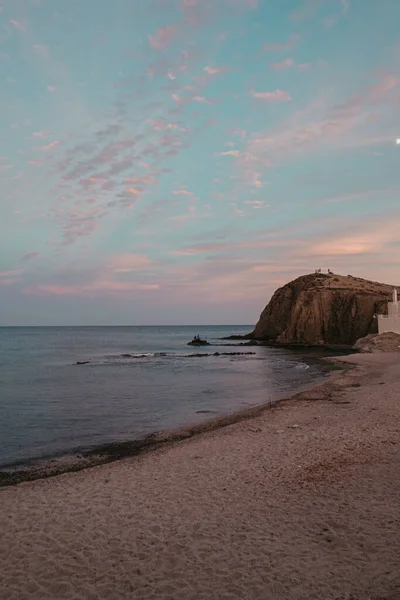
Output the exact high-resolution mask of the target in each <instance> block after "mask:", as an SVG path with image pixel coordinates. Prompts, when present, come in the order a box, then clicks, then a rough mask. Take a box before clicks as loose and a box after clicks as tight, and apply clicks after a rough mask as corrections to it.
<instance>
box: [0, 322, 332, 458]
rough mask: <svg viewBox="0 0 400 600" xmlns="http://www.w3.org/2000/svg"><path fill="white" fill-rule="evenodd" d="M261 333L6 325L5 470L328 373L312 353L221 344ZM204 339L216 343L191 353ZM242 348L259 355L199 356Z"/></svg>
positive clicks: (210, 412)
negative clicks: (194, 343)
mask: <svg viewBox="0 0 400 600" xmlns="http://www.w3.org/2000/svg"><path fill="white" fill-rule="evenodd" d="M251 329H252V327H251V326H241V327H238V326H234V327H62V328H55V327H54V328H53V327H46V328H40V327H38V328H29V327H28V328H0V466H4V465H7V464H12V463H14V462H16V461H28V460H31V459H36V458H40V457H46V456H54V455H57V454H62V453H70V452H72V451H75V450H78V449H79V448H88V447H92V446H96V445H100V444H103V443H108V442H114V441H122V440H132V439H138V438H140V437H143V436H144V435H147V434H149V433H153V432H155V431H160V430H164V429H170V428H175V427H179V426H182V425H185V424H189V423H196V422H199V421H201V420H205V419H208V418H210V417H213V416H216V415H220V414H224V413H228V412H231V411H235V410H238V409H243V408H247V407H248V406H252V405H255V404H259V403H261V402H266V401H270V400H274V399H278V398H280V397H283V396H284V395H286V394H287V393H288V392H291V391H292V390H294V389H298V388H299V386H303V385H307V384H309V383H310V382H311V381H315V380H317V379H318V378H320V377H322V376H323V371H322V368H321V364H320V363H319V362H318V360H317V359H316V358H315V357H314V356H313V355H310V354H308V355H306V356H303V355H301V354H299V353H295V352H293V351H287V350H283V349H271V348H265V347H234V346H233V345H232V346H231V347H228V346H227V347H222V346H221V347H219V346H218V344H228V343H232V344H237V343H238V342H228V341H225V340H221V339H220V338H222V337H224V336H227V335H230V334H243V333H247V332H248V331H250V330H251ZM197 333H199V334H200V335H201V336H202V337H206V338H207V339H208V340H209V341H210V342H212V343H213V344H216V345H215V346H214V345H213V346H208V347H205V348H200V349H196V348H193V347H190V346H187V345H186V343H187V341H189V340H190V339H191V338H192V337H193V335H194V334H197ZM234 351H243V352H256V354H255V355H245V356H218V357H216V356H207V357H197V358H196V357H193V356H190V355H192V354H194V353H197V352H201V353H213V352H234ZM124 355H125V356H124ZM128 355H129V356H128ZM85 360H88V361H90V363H89V364H87V365H82V366H78V365H76V362H77V361H85Z"/></svg>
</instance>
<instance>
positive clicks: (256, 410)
mask: <svg viewBox="0 0 400 600" xmlns="http://www.w3.org/2000/svg"><path fill="white" fill-rule="evenodd" d="M353 354H354V353H352V354H350V355H349V356H352V355H353ZM345 357H346V355H340V356H329V357H321V358H320V360H321V361H323V362H325V363H331V370H330V371H329V372H328V373H325V376H324V378H322V379H320V380H318V381H317V382H314V383H312V384H310V385H305V387H304V389H302V390H301V391H297V392H294V393H293V394H291V395H290V396H287V397H284V398H279V399H277V400H269V401H267V402H262V403H260V404H256V405H255V406H252V407H249V408H244V409H240V410H237V411H233V412H231V413H228V414H226V415H220V416H215V417H212V418H210V419H206V420H205V421H202V422H201V423H196V424H192V425H191V424H188V425H184V426H182V427H178V428H176V429H166V430H161V431H159V432H154V433H151V434H149V435H147V436H145V437H143V438H139V439H135V440H126V441H117V442H109V443H104V444H99V445H97V446H95V447H93V448H90V447H89V448H79V449H77V450H76V451H73V452H70V453H60V454H59V455H53V456H48V457H46V456H44V457H42V458H40V457H39V458H33V459H31V460H29V459H28V460H23V459H22V460H20V461H16V462H14V463H12V464H9V465H4V466H2V467H0V489H1V488H3V487H9V486H13V485H18V484H20V483H23V482H28V481H36V480H40V479H47V478H51V477H57V476H59V475H63V474H65V473H75V472H79V471H82V470H86V469H91V468H94V467H97V466H100V465H104V464H109V463H113V462H115V461H119V460H123V459H126V458H133V457H138V456H143V455H146V454H148V453H150V452H153V451H156V450H159V449H160V448H161V449H162V448H164V447H168V446H170V445H171V444H174V443H177V442H181V441H184V440H187V439H190V438H193V437H196V436H199V435H201V434H203V433H207V432H211V431H216V430H219V429H223V428H225V427H229V426H230V425H233V424H235V423H240V422H242V421H246V420H248V419H253V418H257V417H258V416H260V415H261V414H263V413H264V412H265V411H268V410H273V409H274V408H275V407H276V406H278V405H279V404H280V403H282V402H285V403H286V402H290V401H292V400H294V401H295V400H297V399H301V397H302V396H303V395H304V394H307V393H309V392H311V391H314V393H315V391H316V390H318V389H319V388H321V389H322V388H324V389H326V388H327V386H328V387H329V386H330V385H331V384H333V382H334V381H335V379H337V378H338V377H339V376H340V375H341V374H342V373H344V372H347V371H352V370H355V369H357V367H356V366H355V365H353V364H351V363H350V364H349V362H347V361H345V360H344V361H342V360H341V359H342V358H345Z"/></svg>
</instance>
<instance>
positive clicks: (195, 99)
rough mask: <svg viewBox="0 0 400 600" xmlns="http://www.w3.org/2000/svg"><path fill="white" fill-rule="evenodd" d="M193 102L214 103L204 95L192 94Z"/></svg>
mask: <svg viewBox="0 0 400 600" xmlns="http://www.w3.org/2000/svg"><path fill="white" fill-rule="evenodd" d="M192 100H193V101H194V102H200V103H202V104H214V103H213V102H212V101H211V100H208V99H207V98H205V97H204V96H192Z"/></svg>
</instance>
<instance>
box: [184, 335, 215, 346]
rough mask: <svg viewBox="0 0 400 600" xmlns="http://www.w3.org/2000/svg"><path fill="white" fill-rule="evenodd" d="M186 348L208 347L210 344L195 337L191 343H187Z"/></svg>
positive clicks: (197, 336)
mask: <svg viewBox="0 0 400 600" xmlns="http://www.w3.org/2000/svg"><path fill="white" fill-rule="evenodd" d="M187 345H188V346H209V345H210V343H209V342H207V340H203V339H202V338H201V337H200V336H199V335H195V336H194V338H193V339H192V341H191V342H188V343H187Z"/></svg>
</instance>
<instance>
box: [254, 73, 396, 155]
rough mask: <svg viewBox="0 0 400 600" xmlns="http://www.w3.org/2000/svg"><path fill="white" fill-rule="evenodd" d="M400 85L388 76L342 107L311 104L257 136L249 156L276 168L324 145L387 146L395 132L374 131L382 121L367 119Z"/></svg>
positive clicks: (356, 95) (317, 103)
mask: <svg viewBox="0 0 400 600" xmlns="http://www.w3.org/2000/svg"><path fill="white" fill-rule="evenodd" d="M399 83H400V80H399V79H398V78H397V77H396V76H394V75H392V74H385V75H383V76H381V78H380V81H379V82H378V83H377V84H374V85H371V86H370V87H368V88H366V89H364V90H361V91H360V93H358V94H355V95H353V96H350V97H349V98H348V99H347V100H346V101H345V102H343V103H342V104H338V105H334V106H332V107H327V106H326V105H325V103H324V102H311V103H310V105H309V106H308V107H307V108H306V109H305V110H301V111H298V112H297V113H293V114H292V115H291V116H290V117H289V118H288V119H287V120H285V121H283V122H281V124H278V125H275V126H274V127H272V128H270V130H269V131H267V132H264V133H259V134H253V136H252V138H251V139H249V140H248V143H247V146H246V150H245V152H246V153H247V154H248V155H250V156H252V157H253V158H254V162H255V163H257V161H259V162H260V164H261V163H263V162H264V161H269V162H270V163H272V164H276V162H277V161H279V160H281V159H282V158H285V159H287V158H288V157H289V156H290V155H292V154H294V153H298V152H300V151H311V150H314V151H315V150H316V149H317V148H320V147H321V145H322V144H324V145H325V146H331V147H333V146H334V145H335V147H337V148H339V147H341V148H344V147H362V146H370V145H376V144H382V143H385V142H387V141H389V139H390V136H391V137H392V138H393V133H392V130H391V129H388V130H387V132H379V133H378V134H377V133H376V132H375V131H373V130H371V128H375V129H376V128H377V127H379V121H378V122H369V121H368V118H367V117H368V115H369V114H370V106H374V107H375V106H377V105H379V104H380V103H382V102H385V101H387V100H388V99H389V98H390V94H391V92H392V91H394V90H395V89H396V88H397V86H398V85H399ZM374 110H375V111H376V108H375V109H374ZM382 110H384V105H382ZM264 164H265V163H264Z"/></svg>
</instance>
